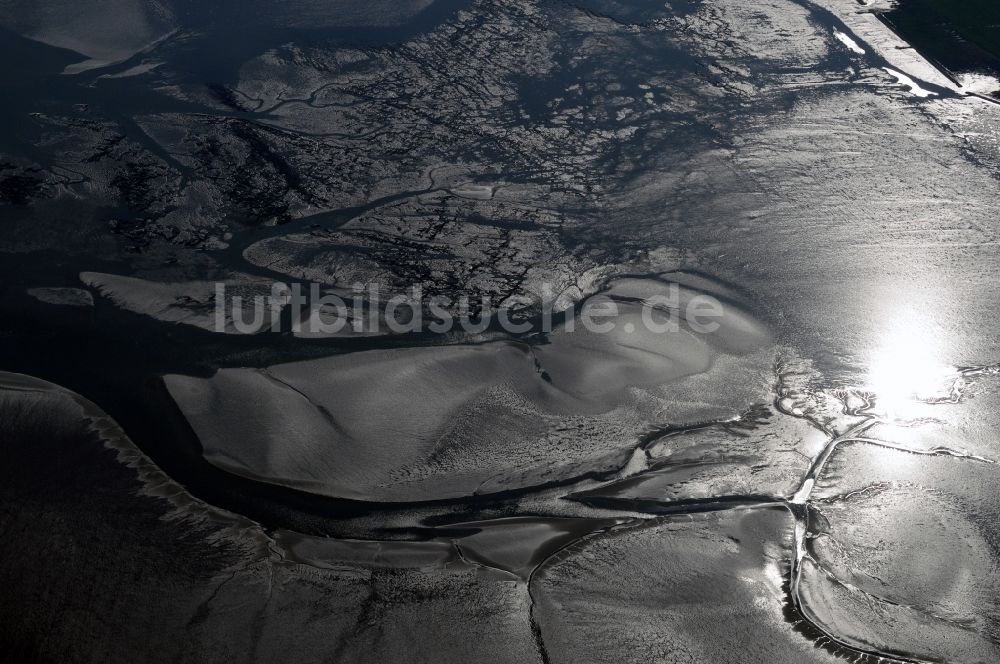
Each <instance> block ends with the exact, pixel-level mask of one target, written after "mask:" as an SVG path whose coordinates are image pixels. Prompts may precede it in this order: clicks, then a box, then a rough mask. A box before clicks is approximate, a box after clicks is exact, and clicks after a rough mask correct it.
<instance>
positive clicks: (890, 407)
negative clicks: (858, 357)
mask: <svg viewBox="0 0 1000 664" xmlns="http://www.w3.org/2000/svg"><path fill="white" fill-rule="evenodd" d="M936 350H938V348H937V344H935V343H934V342H933V340H931V339H930V338H928V335H926V334H925V326H923V325H919V324H915V321H913V320H912V319H904V320H901V321H899V323H898V324H896V325H894V326H893V328H892V329H891V330H890V331H889V333H888V334H886V335H885V337H884V339H883V342H882V344H881V346H880V347H879V349H878V350H877V351H876V352H875V353H873V355H872V359H871V364H870V368H869V373H868V385H866V388H867V389H868V390H870V391H871V392H873V393H874V394H875V398H876V407H877V409H878V410H879V411H881V412H882V413H884V414H885V415H887V416H888V417H890V418H893V419H896V418H900V419H905V418H907V417H908V416H911V415H915V414H916V412H915V411H917V410H920V406H921V405H922V402H924V401H926V400H928V399H936V398H944V397H947V396H948V395H949V393H950V390H951V385H952V383H953V381H954V380H955V378H956V372H955V369H954V368H953V367H950V366H948V365H946V364H944V363H942V362H940V361H938V359H937V356H936V354H935V351H936Z"/></svg>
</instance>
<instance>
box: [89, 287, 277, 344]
mask: <svg viewBox="0 0 1000 664" xmlns="http://www.w3.org/2000/svg"><path fill="white" fill-rule="evenodd" d="M80 280H81V281H82V282H83V283H85V284H86V285H88V286H91V287H93V288H96V289H98V291H99V292H100V294H101V295H102V296H103V297H105V298H107V299H109V300H110V301H111V302H113V303H114V304H116V305H117V306H119V307H121V308H122V309H127V310H128V311H132V312H135V313H137V314H143V315H145V316H151V317H152V318H155V319H156V320H159V321H162V322H164V323H183V324H184V325H193V326H194V327H198V328H201V329H203V330H206V331H208V332H223V333H226V334H247V333H253V332H261V331H264V330H267V329H268V328H269V327H270V326H271V323H272V321H273V320H274V318H275V315H276V314H278V313H280V308H272V307H271V306H270V304H267V305H264V304H260V305H258V304H255V298H259V299H260V301H261V302H265V303H269V302H271V301H272V300H271V299H270V298H271V297H272V295H275V298H274V300H273V301H274V302H276V303H278V304H280V303H281V293H282V292H284V291H277V292H276V291H274V290H273V284H271V283H270V282H267V281H265V280H264V279H253V278H250V279H240V280H228V281H219V282H215V281H184V282H177V283H164V282H156V281H147V280H145V279H137V278H135V277H125V276H121V275H116V274H102V273H99V272H84V273H82V274H81V275H80ZM219 286H222V287H223V288H224V289H225V291H224V292H225V293H226V297H225V298H224V303H225V306H224V307H223V308H222V309H221V312H222V315H221V316H217V314H216V306H217V298H216V293H217V288H218V287H219ZM88 295H89V293H88ZM233 297H239V298H240V300H239V302H240V303H241V306H240V308H239V309H237V308H236V306H235V304H234V300H233V299H232V298H233ZM234 315H237V316H240V321H239V322H238V323H234V320H233V316H234Z"/></svg>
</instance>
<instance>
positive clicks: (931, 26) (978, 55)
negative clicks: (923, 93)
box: [880, 0, 1000, 75]
mask: <svg viewBox="0 0 1000 664" xmlns="http://www.w3.org/2000/svg"><path fill="white" fill-rule="evenodd" d="M880 16H881V18H882V19H883V20H884V21H885V22H886V23H888V24H889V25H890V26H891V27H892V29H893V30H895V31H896V32H897V33H898V34H899V35H900V36H901V37H902V38H903V39H905V40H906V41H908V42H909V43H910V44H912V45H913V46H914V47H915V48H916V49H917V50H918V51H920V53H922V54H923V55H924V56H926V57H928V58H930V59H932V60H934V61H935V62H936V63H937V64H938V65H940V66H942V67H944V68H945V69H947V70H948V71H950V72H953V73H966V72H982V73H990V74H994V75H1000V3H998V2H996V1H995V0H900V2H899V5H898V6H897V7H896V8H895V9H894V10H892V11H890V12H886V13H883V14H880Z"/></svg>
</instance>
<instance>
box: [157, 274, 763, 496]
mask: <svg viewBox="0 0 1000 664" xmlns="http://www.w3.org/2000/svg"><path fill="white" fill-rule="evenodd" d="M672 289H673V290H672ZM671 292H681V293H683V296H682V297H681V298H680V301H681V302H682V303H685V304H686V303H687V301H689V300H691V299H692V298H694V297H697V295H698V293H697V292H695V291H691V290H690V289H686V288H683V287H680V286H679V285H676V284H674V285H671V284H668V283H667V282H664V281H657V280H649V281H644V280H636V279H633V280H626V281H622V282H617V283H615V284H614V285H613V287H612V288H611V290H610V294H612V295H614V296H616V297H623V296H625V295H626V294H628V295H630V296H632V297H633V301H624V300H619V301H617V302H615V304H616V306H617V309H618V315H617V317H615V318H614V319H613V328H614V329H613V330H609V331H607V332H605V333H599V332H593V331H588V330H587V329H585V327H584V326H583V324H582V321H580V320H575V321H574V324H575V326H574V327H575V329H574V330H573V331H570V330H568V329H567V326H563V327H562V328H560V329H557V330H555V331H554V332H553V333H552V335H551V336H550V338H549V342H548V343H547V344H542V345H527V344H524V343H519V342H513V341H500V342H493V343H484V344H480V345H458V346H439V347H429V348H410V349H394V350H374V351H365V352H358V353H351V354H347V355H340V356H336V357H330V358H326V359H321V360H311V361H306V362H297V363H291V364H284V365H277V366H272V367H268V368H267V369H263V370H255V369H223V370H221V371H219V372H218V373H217V374H216V375H215V376H214V377H212V378H210V379H203V378H192V377H185V376H177V375H172V376H166V377H165V378H164V381H165V383H166V386H167V388H168V390H169V391H170V394H171V395H172V396H173V398H174V400H175V401H176V402H177V404H178V405H179V406H180V408H181V410H182V412H183V413H184V415H185V417H186V418H187V420H188V421H189V422H190V424H191V426H192V427H193V428H194V431H195V433H196V434H197V435H198V438H199V439H200V441H201V444H202V447H203V449H204V454H205V458H206V459H208V460H209V461H211V462H212V463H213V464H216V465H218V466H219V467H221V468H224V469H226V470H229V471H230V472H234V473H237V474H240V475H245V476H248V477H251V478H254V479H259V480H262V481H266V482H272V483H276V484H281V485H285V486H290V487H294V488H298V489H301V490H304V491H309V492H313V493H320V494H324V495H330V496H337V497H350V498H357V499H368V500H382V501H412V500H432V499H441V498H455V497H460V496H465V495H471V494H475V493H490V492H496V491H500V490H511V489H520V488H523V487H526V486H532V485H538V484H545V483H550V482H555V481H560V480H566V479H569V478H571V477H574V476H577V475H580V474H582V473H585V472H607V471H610V470H613V469H615V468H617V467H619V466H620V465H622V464H623V463H624V462H625V461H626V460H627V458H628V456H629V455H630V454H631V451H632V449H633V448H634V447H635V445H636V444H637V442H638V438H639V437H640V436H641V435H642V434H643V432H644V431H645V430H647V429H648V428H649V427H651V426H655V425H657V424H660V423H664V422H672V423H687V422H697V421H704V420H709V419H713V418H720V417H723V418H724V417H727V416H732V415H734V414H736V413H738V412H739V409H740V407H741V406H740V404H745V403H746V401H747V400H748V399H754V398H755V397H756V395H758V394H759V393H760V390H761V389H763V387H764V386H765V385H766V383H767V381H768V380H769V378H768V377H767V374H768V369H769V368H770V367H769V364H770V362H771V359H770V357H771V355H770V354H769V352H767V347H768V334H767V332H766V330H765V328H764V327H763V326H762V325H761V324H760V323H758V322H756V321H754V320H753V318H752V316H750V315H749V314H748V313H746V312H743V311H741V310H739V309H738V308H737V307H736V306H735V305H728V304H727V305H724V309H723V311H722V316H721V317H720V318H718V319H717V323H718V326H719V327H718V329H717V330H715V331H714V332H712V333H698V332H696V331H694V330H693V329H692V328H691V321H688V320H686V319H684V318H683V316H684V315H685V313H684V312H685V311H687V310H686V309H684V310H683V311H681V312H680V316H679V318H680V321H679V323H678V326H677V329H676V330H674V331H659V332H657V331H653V330H651V329H648V328H647V327H646V326H645V324H644V321H643V315H642V313H641V311H642V308H643V307H642V305H641V304H639V303H638V302H637V301H634V299H641V298H642V297H650V296H652V295H655V294H657V293H658V294H659V295H661V296H663V297H667V294H668V293H671ZM600 297H604V302H605V304H607V303H608V302H613V301H612V300H611V299H610V298H607V297H605V296H598V297H595V298H592V299H591V300H589V301H588V303H591V302H593V301H595V300H597V299H598V298H600ZM647 308H648V309H649V310H650V311H653V309H652V308H651V307H648V306H647ZM585 309H586V306H585ZM675 313H676V312H675ZM650 315H651V316H652V314H650ZM656 315H658V316H663V315H665V314H664V312H663V311H659V313H657V314H656ZM602 320H603V322H604V323H605V324H607V323H608V322H609V319H606V318H605V319H602ZM659 322H660V323H661V324H662V323H663V320H662V319H661V320H660V321H659ZM741 399H742V401H741Z"/></svg>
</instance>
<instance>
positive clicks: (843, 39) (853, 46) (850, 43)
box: [833, 28, 865, 55]
mask: <svg viewBox="0 0 1000 664" xmlns="http://www.w3.org/2000/svg"><path fill="white" fill-rule="evenodd" d="M833 36H834V37H836V38H837V39H838V40H839V41H840V43H842V44H843V45H844V46H846V47H847V48H849V49H850V50H852V51H854V52H855V53H857V54H858V55H864V54H865V49H863V48H861V47H860V46H858V42H856V41H854V40H853V39H851V38H850V37H848V36H847V35H845V34H844V33H843V32H841V31H840V30H837V29H836V28H834V29H833Z"/></svg>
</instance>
